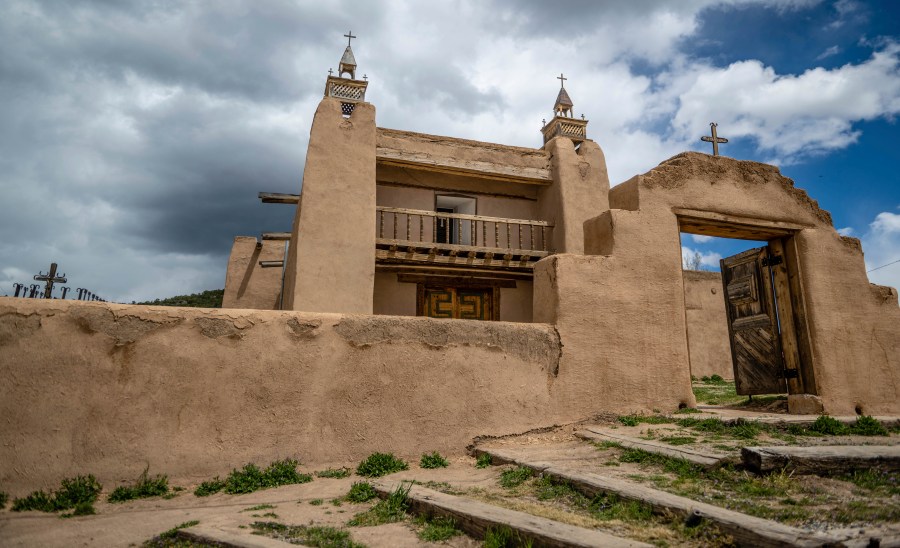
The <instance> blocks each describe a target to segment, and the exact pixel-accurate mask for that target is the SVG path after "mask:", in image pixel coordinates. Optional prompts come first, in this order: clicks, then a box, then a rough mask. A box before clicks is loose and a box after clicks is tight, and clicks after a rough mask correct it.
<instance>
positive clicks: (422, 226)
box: [419, 215, 425, 242]
mask: <svg viewBox="0 0 900 548" xmlns="http://www.w3.org/2000/svg"><path fill="white" fill-rule="evenodd" d="M419 241H420V242H424V241H425V217H424V216H422V215H419Z"/></svg>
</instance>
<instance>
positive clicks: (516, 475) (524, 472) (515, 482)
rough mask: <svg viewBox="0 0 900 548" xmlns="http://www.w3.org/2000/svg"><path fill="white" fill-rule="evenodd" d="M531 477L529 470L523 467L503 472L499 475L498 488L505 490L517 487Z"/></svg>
mask: <svg viewBox="0 0 900 548" xmlns="http://www.w3.org/2000/svg"><path fill="white" fill-rule="evenodd" d="M532 475H533V473H532V471H531V468H526V467H525V466H519V467H518V468H511V469H509V470H504V471H503V472H502V473H501V474H500V486H501V487H505V488H507V489H512V488H513V487H518V486H520V485H522V484H523V483H525V482H526V481H528V480H529V479H530V478H531V476H532Z"/></svg>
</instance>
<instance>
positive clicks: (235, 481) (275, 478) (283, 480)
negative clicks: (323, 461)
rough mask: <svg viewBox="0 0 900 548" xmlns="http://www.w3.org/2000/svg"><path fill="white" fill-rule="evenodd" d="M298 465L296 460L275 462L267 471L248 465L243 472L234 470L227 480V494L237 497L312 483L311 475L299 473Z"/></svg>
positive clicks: (225, 486) (225, 487)
mask: <svg viewBox="0 0 900 548" xmlns="http://www.w3.org/2000/svg"><path fill="white" fill-rule="evenodd" d="M298 464H300V463H299V462H297V461H296V460H294V459H284V460H280V461H275V462H273V463H272V464H270V465H269V466H268V467H267V468H266V469H265V470H260V469H259V467H257V466H256V465H255V464H247V465H246V466H244V467H243V468H242V469H241V470H232V471H231V473H230V474H229V475H228V477H227V478H225V485H224V489H225V492H226V493H228V494H231V495H237V494H241V493H252V492H253V491H258V490H260V489H268V488H270V487H279V486H281V485H294V484H298V483H308V482H310V481H312V476H310V475H309V474H301V473H299V472H297V465H298Z"/></svg>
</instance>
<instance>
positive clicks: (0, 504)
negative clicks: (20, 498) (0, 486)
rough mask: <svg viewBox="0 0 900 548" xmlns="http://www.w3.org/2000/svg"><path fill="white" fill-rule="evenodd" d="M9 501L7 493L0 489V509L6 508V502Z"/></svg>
mask: <svg viewBox="0 0 900 548" xmlns="http://www.w3.org/2000/svg"><path fill="white" fill-rule="evenodd" d="M7 502H9V493H7V492H6V491H0V510H3V509H4V508H6V503H7Z"/></svg>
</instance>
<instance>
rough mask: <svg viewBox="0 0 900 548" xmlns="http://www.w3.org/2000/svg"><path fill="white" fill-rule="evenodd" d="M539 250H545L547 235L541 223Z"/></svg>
mask: <svg viewBox="0 0 900 548" xmlns="http://www.w3.org/2000/svg"><path fill="white" fill-rule="evenodd" d="M541 251H547V237H546V233H545V232H544V225H541Z"/></svg>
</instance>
